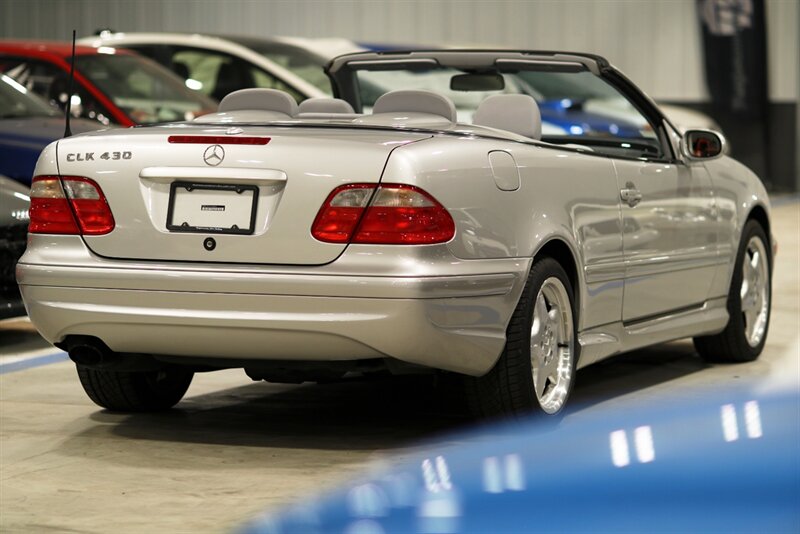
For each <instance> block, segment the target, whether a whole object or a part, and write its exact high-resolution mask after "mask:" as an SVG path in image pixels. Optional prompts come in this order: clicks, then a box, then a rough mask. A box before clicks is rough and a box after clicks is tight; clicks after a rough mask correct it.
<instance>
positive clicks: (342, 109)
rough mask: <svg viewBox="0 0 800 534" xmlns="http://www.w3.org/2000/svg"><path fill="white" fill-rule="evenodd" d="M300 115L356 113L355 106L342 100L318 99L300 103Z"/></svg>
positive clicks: (298, 109) (298, 110)
mask: <svg viewBox="0 0 800 534" xmlns="http://www.w3.org/2000/svg"><path fill="white" fill-rule="evenodd" d="M297 112H298V113H355V112H354V111H353V106H351V105H350V103H349V102H347V101H345V100H342V99H341V98H328V97H317V98H309V99H307V100H303V101H302V102H300V105H299V106H298V107H297Z"/></svg>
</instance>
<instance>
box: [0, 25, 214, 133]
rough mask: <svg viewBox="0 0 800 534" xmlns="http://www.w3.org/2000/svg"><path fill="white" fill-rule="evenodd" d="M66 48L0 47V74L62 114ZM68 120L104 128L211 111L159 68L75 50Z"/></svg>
mask: <svg viewBox="0 0 800 534" xmlns="http://www.w3.org/2000/svg"><path fill="white" fill-rule="evenodd" d="M71 54H72V45H71V44H70V43H59V42H46V41H0V73H2V74H4V75H6V76H8V77H10V78H13V79H14V80H16V81H17V82H18V83H19V84H21V85H22V86H24V87H25V88H27V89H28V90H29V91H32V92H33V93H35V94H37V95H39V96H41V97H43V98H44V99H45V100H48V101H49V102H50V103H51V104H54V105H57V106H59V107H61V108H62V109H63V108H64V106H65V104H66V102H67V92H68V88H67V85H68V80H69V70H70V55H71ZM72 93H73V96H72V108H71V109H72V114H73V116H75V117H84V118H88V119H94V120H97V121H99V122H101V123H102V124H104V125H112V124H113V125H119V126H133V125H134V124H148V123H155V122H169V121H183V120H191V119H192V118H194V117H197V116H199V115H202V114H204V113H208V112H210V111H213V110H215V109H216V107H217V106H216V103H215V102H214V101H212V100H211V99H209V98H208V97H206V96H204V95H202V94H201V93H198V92H196V91H193V90H192V89H189V88H188V87H186V85H185V84H184V82H183V80H181V79H180V78H178V77H177V76H175V75H174V74H173V73H172V72H170V71H169V70H167V69H165V68H164V67H162V66H161V65H159V64H158V63H156V62H154V61H151V60H149V59H147V58H144V57H142V56H139V55H137V54H135V53H133V52H130V51H127V50H122V49H115V48H110V47H100V48H93V47H88V46H78V47H76V49H75V82H74V84H73V91H72Z"/></svg>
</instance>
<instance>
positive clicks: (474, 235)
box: [382, 136, 624, 329]
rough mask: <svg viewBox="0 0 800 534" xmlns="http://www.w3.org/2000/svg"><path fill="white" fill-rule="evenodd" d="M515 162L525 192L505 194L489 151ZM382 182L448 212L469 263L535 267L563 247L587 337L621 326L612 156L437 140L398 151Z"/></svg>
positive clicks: (457, 252) (458, 249)
mask: <svg viewBox="0 0 800 534" xmlns="http://www.w3.org/2000/svg"><path fill="white" fill-rule="evenodd" d="M497 150H502V151H505V152H508V153H509V154H511V155H512V156H513V157H514V160H515V161H516V163H517V166H518V170H519V174H520V187H519V188H518V189H516V190H514V191H504V190H501V189H500V188H499V187H498V185H497V184H496V182H495V178H494V175H493V173H492V168H491V166H490V164H489V156H488V154H489V152H491V151H497ZM382 181H383V182H384V183H391V182H401V183H413V184H415V185H418V186H419V187H422V188H423V189H425V190H426V191H428V192H429V193H431V194H432V195H433V196H434V197H435V198H436V199H437V200H439V202H441V203H442V204H443V205H444V206H445V207H447V208H448V210H449V211H450V213H451V215H452V216H453V219H454V220H455V222H456V236H455V238H454V239H453V240H452V241H451V242H450V243H449V244H448V247H449V249H450V251H451V252H452V254H453V255H454V256H456V257H457V258H460V259H464V260H479V259H486V258H532V257H534V256H536V254H537V252H538V251H539V250H540V249H541V248H542V247H543V246H545V245H546V244H547V243H548V242H550V241H551V240H554V239H557V240H561V241H563V242H564V243H565V244H566V245H568V247H569V248H570V250H571V252H572V256H573V258H574V260H575V262H576V267H577V269H576V270H577V276H578V279H579V285H580V291H579V292H578V294H579V303H580V307H581V313H580V314H579V315H580V318H579V324H580V328H581V329H584V328H588V327H591V326H596V325H600V324H605V323H610V322H614V321H618V320H620V317H621V299H622V282H621V278H622V276H623V274H624V263H623V261H622V239H621V223H620V211H619V205H618V200H617V199H618V195H619V192H618V189H617V180H616V174H615V172H614V168H613V165H612V164H611V161H610V160H609V159H607V158H605V157H601V156H594V155H586V154H581V153H577V152H573V151H567V150H561V149H556V148H547V147H543V146H537V145H533V144H526V143H517V142H509V141H503V140H493V139H483V138H457V137H444V136H442V137H437V138H434V139H430V140H427V141H424V142H421V143H416V144H414V145H409V146H405V147H402V148H401V149H398V150H396V151H395V152H394V153H393V154H392V156H391V157H390V158H389V162H388V164H387V168H386V170H385V172H384V176H383V180H382Z"/></svg>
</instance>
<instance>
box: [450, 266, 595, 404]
mask: <svg viewBox="0 0 800 534" xmlns="http://www.w3.org/2000/svg"><path fill="white" fill-rule="evenodd" d="M552 277H555V278H557V279H558V280H559V281H560V282H561V284H562V285H563V287H564V289H566V292H567V295H568V298H569V305H570V308H571V310H572V329H571V330H572V347H571V354H572V362H571V363H572V366H571V370H570V373H571V374H570V377H571V379H570V381H569V383H568V386H567V391H566V395H567V396H566V398H565V399H564V403H566V400H567V399H568V397H569V394H570V392H571V391H572V387H573V384H574V383H575V364H576V362H577V360H578V357H579V352H580V344H579V343H578V341H577V339H578V333H577V324H578V321H577V318H578V315H577V312H576V306H575V296H574V290H573V288H572V285H571V283H570V281H569V277H568V276H567V273H566V272H565V271H564V269H563V267H561V265H560V264H559V263H558V262H557V261H556V260H554V259H552V258H541V259H539V260H537V261H536V262H535V263H534V264H533V267H532V268H531V272H530V274H529V275H528V280H527V282H526V283H525V288H524V289H523V291H522V296H521V297H520V300H519V303H517V308H516V309H515V310H514V314H513V316H512V317H511V321H510V322H509V325H508V329H507V330H506V346H505V349H504V350H503V353H502V354H501V355H500V358H499V359H498V361H497V363H496V364H495V366H494V367H493V368H492V370H491V371H489V372H488V373H487V374H486V375H484V376H482V377H478V378H472V377H469V378H467V379H466V390H467V397H468V401H469V404H470V408H471V410H472V411H473V413H475V414H476V415H479V416H482V417H525V416H530V415H531V414H545V413H546V412H545V410H544V409H543V407H542V406H541V404H540V402H539V400H538V398H537V396H536V392H535V390H534V385H533V375H532V364H531V337H530V336H531V327H532V325H533V309H534V305H535V301H536V298H537V295H538V294H539V291H540V289H541V288H542V286H543V284H544V283H545V281H546V280H548V279H550V278H552ZM559 414H563V404H562V406H561V408H559V409H558V411H556V412H554V413H549V414H548V415H550V416H556V417H557V416H558V415H559Z"/></svg>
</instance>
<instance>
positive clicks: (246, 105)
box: [217, 89, 297, 118]
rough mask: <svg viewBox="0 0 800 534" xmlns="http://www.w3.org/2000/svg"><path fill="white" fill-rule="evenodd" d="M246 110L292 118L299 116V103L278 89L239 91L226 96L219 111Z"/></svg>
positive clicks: (220, 104)
mask: <svg viewBox="0 0 800 534" xmlns="http://www.w3.org/2000/svg"><path fill="white" fill-rule="evenodd" d="M244 110H247V111H271V112H274V113H280V114H283V115H286V116H287V117H288V118H291V117H294V116H295V115H297V102H296V101H295V99H294V98H292V97H291V95H289V93H284V92H283V91H278V90H277V89H239V90H238V91H234V92H232V93H229V94H228V95H227V96H225V98H223V99H222V101H221V102H220V103H219V108H218V109H217V111H218V112H220V113H223V112H226V111H244Z"/></svg>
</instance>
